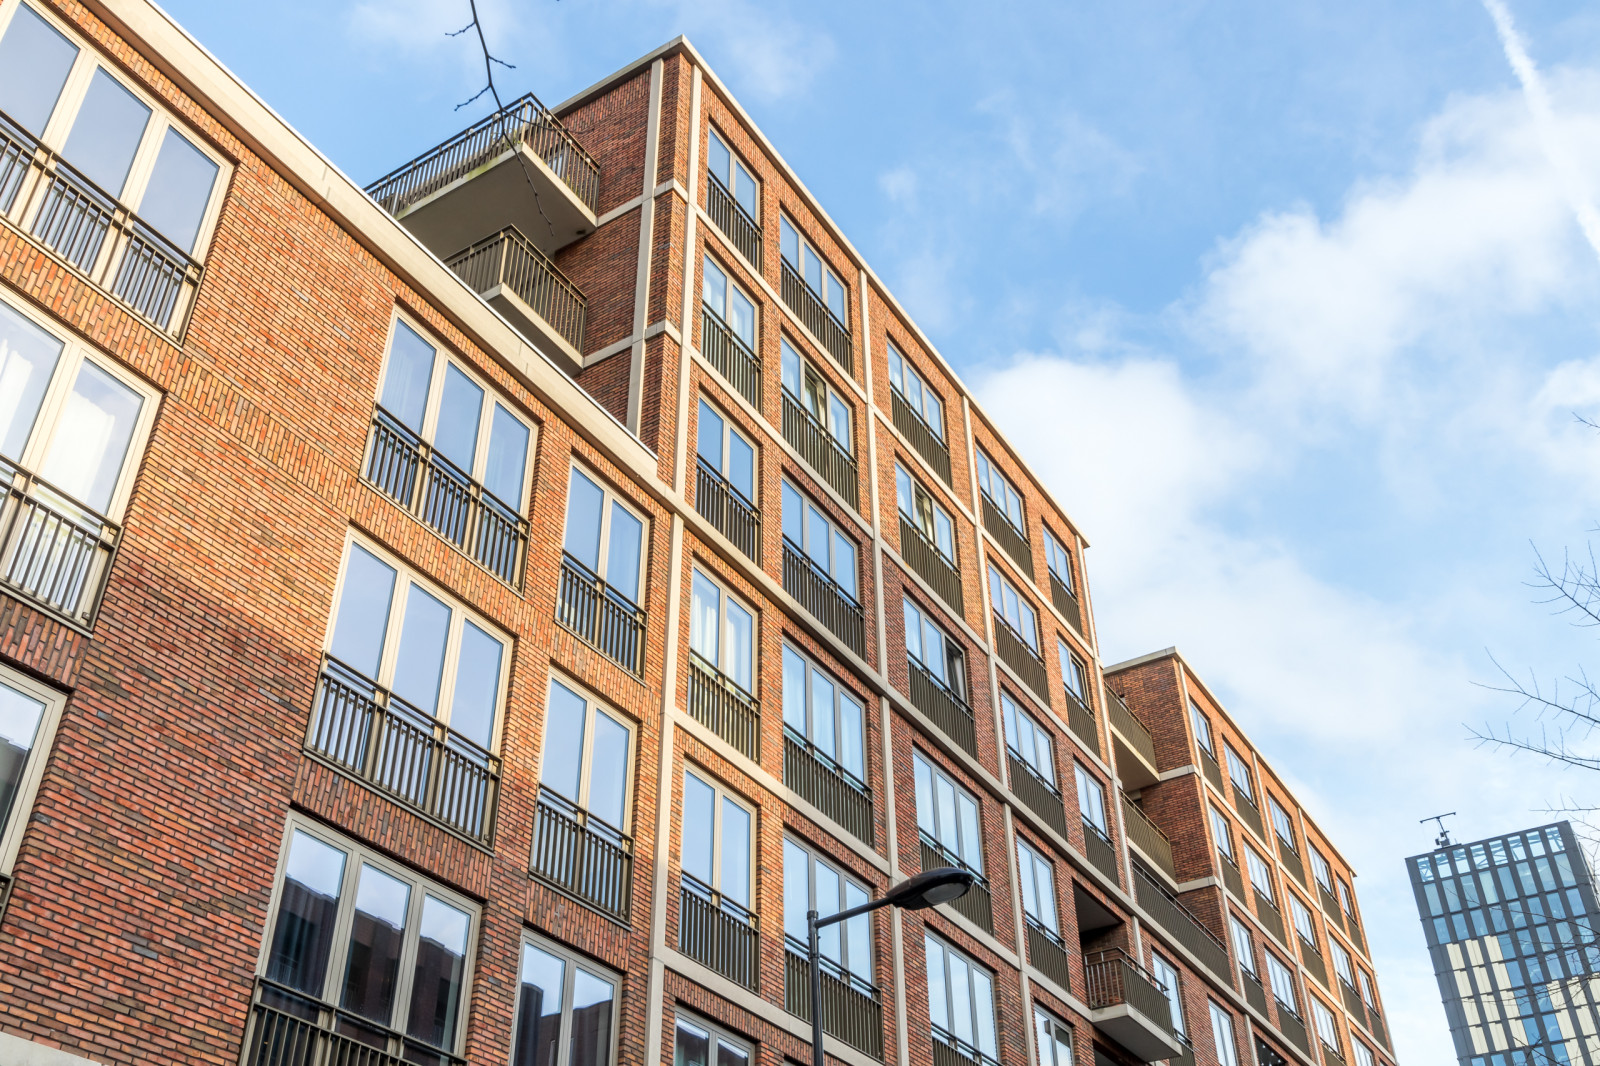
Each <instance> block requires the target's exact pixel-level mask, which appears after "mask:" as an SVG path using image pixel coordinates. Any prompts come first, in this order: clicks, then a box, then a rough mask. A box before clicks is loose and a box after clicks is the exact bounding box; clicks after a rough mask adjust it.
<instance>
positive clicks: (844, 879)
mask: <svg viewBox="0 0 1600 1066" xmlns="http://www.w3.org/2000/svg"><path fill="white" fill-rule="evenodd" d="M783 844H784V856H785V858H784V862H783V867H782V869H783V878H784V886H785V892H787V886H788V874H789V866H788V858H787V856H788V854H789V849H790V848H791V847H792V848H794V849H795V850H796V851H798V852H800V853H802V854H803V855H805V857H806V899H807V901H808V904H809V908H810V909H811V910H815V911H817V912H818V914H821V913H822V911H821V908H820V907H818V906H817V899H818V897H817V875H816V867H817V866H819V865H821V866H826V867H827V868H828V869H829V870H830V871H831V872H832V873H833V874H835V875H836V876H837V877H838V878H839V910H838V911H830V912H829V913H830V914H837V913H839V911H842V910H845V909H847V906H849V904H848V902H847V901H848V900H849V898H850V895H849V893H850V888H851V887H854V888H855V889H856V891H858V892H860V893H861V894H862V896H863V898H864V900H870V899H872V898H873V896H872V888H871V887H870V886H868V885H867V884H866V883H865V882H863V881H862V880H861V879H860V878H858V877H856V876H855V874H853V873H851V872H850V870H849V869H848V868H847V867H846V866H845V865H844V864H843V863H841V862H839V861H838V860H837V859H835V858H834V857H833V856H832V855H829V854H828V853H827V852H824V851H821V850H819V849H817V848H814V847H812V846H811V845H810V844H808V843H806V842H805V841H803V840H801V839H799V838H798V837H796V836H794V835H792V834H790V833H787V832H786V833H784V834H783ZM785 913H786V914H787V905H786V906H785ZM857 919H860V920H861V921H863V922H865V923H866V936H865V944H866V948H867V958H866V964H867V966H866V972H865V973H862V972H861V971H859V970H856V969H854V968H852V967H851V965H850V964H851V962H853V961H854V960H853V959H852V958H851V951H850V935H849V930H848V927H849V925H850V923H851V922H854V921H856V920H857ZM831 928H834V929H838V930H839V956H840V958H841V959H843V960H844V961H843V962H839V963H835V965H837V966H839V968H840V969H841V970H843V971H844V972H845V974H846V975H848V976H849V977H851V978H853V979H854V980H855V981H857V982H860V983H862V984H864V985H866V986H867V987H868V988H876V987H877V984H876V978H875V974H876V973H877V969H878V958H877V952H878V947H877V928H876V919H875V918H874V916H873V912H870V911H869V912H868V913H866V914H859V915H857V916H856V917H855V918H847V919H845V920H844V921H843V922H835V923H834V924H833V926H832V927H831ZM825 934H826V930H819V932H818V941H819V944H820V943H821V941H822V938H823V937H824V936H825ZM784 937H785V939H795V938H794V937H792V936H791V935H790V934H789V932H788V930H787V929H785V930H784ZM799 946H800V947H801V948H802V949H804V948H805V947H806V946H807V945H806V943H805V941H803V940H801V941H799ZM823 958H824V959H826V960H827V961H828V962H833V960H832V959H828V957H827V955H826V953H824V954H823Z"/></svg>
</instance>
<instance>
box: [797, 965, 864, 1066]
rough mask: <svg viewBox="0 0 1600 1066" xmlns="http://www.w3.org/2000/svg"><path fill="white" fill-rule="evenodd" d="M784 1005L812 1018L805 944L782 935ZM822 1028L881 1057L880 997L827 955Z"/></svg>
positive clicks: (802, 1016) (800, 1014) (809, 968)
mask: <svg viewBox="0 0 1600 1066" xmlns="http://www.w3.org/2000/svg"><path fill="white" fill-rule="evenodd" d="M783 946H784V952H783V1006H784V1009H785V1010H787V1011H788V1012H789V1013H790V1014H793V1015H794V1016H795V1017H797V1018H799V1019H801V1020H802V1021H807V1022H809V1021H810V1020H811V964H810V962H808V961H807V959H806V955H807V951H806V946H805V945H804V944H801V943H800V942H798V941H796V940H795V939H794V938H792V937H785V938H784V942H783ZM822 1031H823V1032H825V1033H827V1034H828V1035H829V1036H834V1037H838V1038H839V1039H840V1040H843V1041H844V1042H845V1043H846V1044H849V1045H850V1046H851V1047H853V1048H855V1049H856V1050H858V1051H862V1052H865V1053H866V1054H868V1055H871V1056H872V1057H873V1058H875V1059H879V1060H881V1059H882V1058H883V996H882V994H881V993H880V992H879V991H878V989H877V987H876V986H874V985H873V984H872V983H871V982H869V981H865V980H863V979H862V978H860V977H858V976H856V975H855V974H853V973H851V972H850V971H849V970H846V969H844V968H843V967H841V966H839V964H838V963H835V962H834V961H833V960H832V959H829V958H827V957H826V956H824V957H823V959H822Z"/></svg>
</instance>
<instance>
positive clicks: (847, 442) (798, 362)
mask: <svg viewBox="0 0 1600 1066" xmlns="http://www.w3.org/2000/svg"><path fill="white" fill-rule="evenodd" d="M779 355H780V360H781V364H782V381H783V388H784V391H785V392H787V393H788V394H789V395H790V396H793V397H794V398H795V401H796V402H797V403H799V404H800V406H801V408H803V409H804V410H805V411H806V413H807V414H809V415H810V416H811V417H812V418H814V419H816V420H817V424H818V425H820V426H822V427H823V428H824V429H825V430H827V431H828V436H830V437H832V438H833V441H834V443H835V444H837V445H838V446H839V447H840V448H841V449H843V450H844V453H845V454H846V455H852V454H854V452H855V444H854V438H853V437H852V436H851V433H850V403H849V401H848V400H846V399H845V398H844V396H843V395H841V394H840V393H839V391H838V390H837V389H835V388H834V387H833V386H832V385H830V384H829V383H828V379H827V378H826V377H825V376H823V374H822V373H821V372H820V371H818V370H817V369H816V368H815V367H813V366H812V365H811V363H810V362H809V361H807V360H806V358H805V357H804V356H802V355H801V354H800V353H799V352H797V351H796V350H795V347H794V345H792V344H790V343H789V338H788V337H784V338H782V341H781V343H780V344H779Z"/></svg>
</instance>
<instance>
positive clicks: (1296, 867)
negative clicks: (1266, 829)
mask: <svg viewBox="0 0 1600 1066" xmlns="http://www.w3.org/2000/svg"><path fill="white" fill-rule="evenodd" d="M1278 861H1279V862H1281V863H1283V868H1284V869H1285V870H1288V871H1289V873H1291V874H1292V875H1294V879H1295V880H1296V881H1299V882H1300V887H1302V888H1304V887H1305V884H1306V867H1305V864H1304V863H1303V862H1301V861H1300V853H1299V852H1297V851H1295V847H1294V844H1293V843H1292V842H1290V841H1287V840H1285V839H1283V837H1282V836H1279V837H1278Z"/></svg>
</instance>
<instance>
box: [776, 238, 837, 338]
mask: <svg viewBox="0 0 1600 1066" xmlns="http://www.w3.org/2000/svg"><path fill="white" fill-rule="evenodd" d="M791 236H792V237H793V238H794V242H795V253H794V254H795V257H794V258H793V259H790V258H789V255H788V247H787V245H788V244H789V238H790V237H791ZM806 252H810V253H811V254H812V255H813V256H815V257H816V260H817V263H818V265H819V266H820V267H821V268H822V274H821V278H820V280H821V282H822V288H821V289H816V288H812V285H811V279H810V278H808V277H806V269H805V266H806V264H805V253H806ZM778 257H779V258H780V259H782V260H783V261H784V262H786V263H788V264H789V266H790V267H791V268H792V269H793V270H794V272H795V274H796V275H798V276H799V278H800V280H801V282H802V283H804V285H805V287H806V288H808V289H811V291H812V292H813V293H815V294H816V297H817V299H818V300H820V301H822V306H823V307H826V308H827V309H828V313H829V314H830V315H832V316H833V317H834V318H835V319H837V320H838V322H839V324H840V325H842V326H844V327H845V328H846V329H848V328H849V327H850V286H848V285H846V284H845V282H844V278H843V277H841V276H840V275H839V273H838V271H836V270H834V269H833V264H832V263H831V262H829V260H828V257H827V256H825V255H823V254H822V253H821V252H819V251H817V246H816V245H815V244H813V243H811V241H809V240H807V239H806V235H805V234H804V233H802V232H801V231H800V227H799V226H796V225H795V224H794V223H793V222H791V221H789V216H788V214H786V213H779V215H778ZM829 281H832V282H833V283H834V284H835V285H837V286H838V287H839V294H840V296H841V297H842V298H843V302H844V307H843V310H844V313H843V314H840V313H839V312H838V311H835V310H834V308H833V304H832V303H831V302H830V301H829V299H828V296H829V291H828V282H829Z"/></svg>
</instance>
